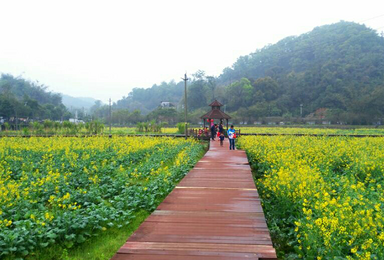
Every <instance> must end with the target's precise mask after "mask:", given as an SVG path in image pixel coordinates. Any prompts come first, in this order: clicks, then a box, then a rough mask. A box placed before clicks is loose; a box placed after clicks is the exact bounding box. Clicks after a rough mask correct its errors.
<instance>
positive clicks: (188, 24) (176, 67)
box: [0, 0, 384, 102]
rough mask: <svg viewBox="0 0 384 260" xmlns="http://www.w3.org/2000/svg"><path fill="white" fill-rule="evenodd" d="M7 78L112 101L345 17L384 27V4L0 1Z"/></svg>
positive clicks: (327, 0) (0, 50)
mask: <svg viewBox="0 0 384 260" xmlns="http://www.w3.org/2000/svg"><path fill="white" fill-rule="evenodd" d="M0 10H1V12H0V28H1V30H0V35H1V37H0V73H10V74H13V75H14V76H18V75H22V76H23V77H25V78H27V79H30V80H33V81H36V80H38V81H39V82H40V83H41V84H45V85H48V86H49V89H50V90H51V91H54V92H61V93H65V94H69V95H72V96H88V97H94V98H96V99H101V100H102V101H104V102H106V101H107V100H108V98H109V97H111V98H112V100H113V101H116V100H118V99H120V98H121V97H122V96H124V95H127V94H128V92H129V91H130V90H131V89H132V88H133V87H145V88H146V87H151V86H152V85H153V84H155V83H161V82H162V81H169V80H171V79H176V80H177V81H179V79H180V78H181V77H182V76H183V74H184V73H185V71H187V72H188V73H194V72H195V71H197V70H198V69H201V70H205V71H206V72H207V74H209V75H215V76H218V75H219V74H220V73H221V71H222V70H223V69H224V68H225V67H227V66H231V65H232V64H233V63H234V62H235V61H236V59H237V58H238V57H239V56H241V55H246V54H249V53H250V52H253V51H255V50H256V49H258V48H262V47H263V46H265V45H266V44H268V43H276V42H277V41H279V40H281V39H283V38H284V37H287V36H291V35H299V34H301V33H305V32H308V31H310V30H312V29H313V28H314V27H316V26H320V25H324V24H330V23H335V22H338V21H340V20H345V21H355V22H362V21H364V20H367V19H370V18H373V17H376V16H380V17H377V18H376V19H370V20H369V21H365V22H364V23H365V24H366V25H367V26H369V27H371V28H374V29H376V28H379V27H383V28H381V29H380V31H382V30H383V29H384V1H383V0H375V1H372V0H365V1H361V0H359V1H355V0H353V1H351V0H350V1H344V0H321V1H320V0H318V1H311V0H306V1H304V0H301V1H298V0H289V1H282V0H281V1H276V0H275V1H271V0H270V1H257V0H253V1H245V0H237V1H234V0H233V1H225V0H217V1H216V0H194V1H185V0H174V1H172V0H157V1H155V0H153V1H146V0H142V1H138V0H135V1H128V0H125V1H113V0H110V1H95V0H89V1H88V0H87V1H86V0H75V1H72V0H65V1H64V0H62V1H55V0H48V1H41V0H33V1H31V0H25V1H18V0H0Z"/></svg>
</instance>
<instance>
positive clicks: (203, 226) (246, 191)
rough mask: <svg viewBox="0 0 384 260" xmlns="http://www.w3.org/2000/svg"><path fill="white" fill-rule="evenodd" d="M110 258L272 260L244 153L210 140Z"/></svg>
mask: <svg viewBox="0 0 384 260" xmlns="http://www.w3.org/2000/svg"><path fill="white" fill-rule="evenodd" d="M112 259H113V260H127V259H137V260H142V259H145V260H151V259H154V260H174V259H178V260H179V259H180V260H192V259H193V260H194V259H210V260H216V259H223V260H237V259H255V260H257V259H277V258H276V252H275V249H274V248H273V246H272V241H271V238H270V234H269V230H268V227H267V224H266V222H265V218H264V213H263V209H262V207H261V204H260V199H259V195H258V193H257V190H256V187H255V184H254V181H253V179H252V174H251V169H250V166H249V165H248V159H247V156H246V154H245V152H244V151H240V150H236V151H230V150H229V144H228V142H225V143H224V146H223V147H220V145H219V142H218V141H215V142H212V141H211V148H210V150H209V151H208V152H207V153H206V154H205V156H204V157H203V158H202V159H201V160H200V161H199V162H198V163H197V164H196V166H195V167H194V169H192V170H191V171H190V172H189V173H188V175H187V176H186V177H185V178H184V179H183V180H182V181H181V182H180V183H179V185H177V187H176V188H175V189H174V190H173V191H172V192H171V193H170V194H169V195H168V197H167V198H166V199H165V200H164V201H163V202H162V203H161V204H160V205H159V207H158V208H157V209H156V210H155V211H154V212H153V213H152V215H151V216H149V217H148V218H147V219H146V220H145V222H144V223H142V224H141V226H140V227H139V228H138V229H137V230H136V232H135V233H133V234H132V236H131V237H130V238H129V239H128V240H127V242H126V243H125V244H124V245H123V246H122V247H121V248H120V250H119V251H118V252H117V254H116V255H115V256H114V257H113V258H112Z"/></svg>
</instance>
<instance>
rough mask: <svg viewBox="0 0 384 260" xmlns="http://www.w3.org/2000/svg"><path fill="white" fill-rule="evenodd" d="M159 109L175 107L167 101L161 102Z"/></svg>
mask: <svg viewBox="0 0 384 260" xmlns="http://www.w3.org/2000/svg"><path fill="white" fill-rule="evenodd" d="M160 107H161V108H176V106H175V105H174V104H173V103H172V102H168V101H161V102H160Z"/></svg>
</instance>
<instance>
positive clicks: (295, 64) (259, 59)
mask: <svg viewBox="0 0 384 260" xmlns="http://www.w3.org/2000/svg"><path fill="white" fill-rule="evenodd" d="M188 97H189V98H188V99H189V102H188V103H189V108H190V109H191V110H196V109H199V108H206V106H207V104H208V103H209V102H210V101H211V100H212V99H213V97H215V98H217V99H219V100H220V101H221V102H223V103H225V104H227V111H229V112H232V115H234V116H236V112H237V111H238V112H239V113H238V116H241V117H243V118H244V117H245V118H244V119H247V118H249V119H250V120H252V119H257V118H261V117H266V116H287V117H289V116H297V115H299V113H300V112H299V111H300V108H299V105H300V104H303V114H304V116H306V115H308V114H309V113H312V112H314V111H316V110H317V109H318V108H327V109H328V116H329V117H330V118H332V119H334V120H336V121H345V122H348V123H372V122H374V121H375V120H377V119H379V118H382V117H384V116H383V114H384V110H383V109H384V38H383V36H380V35H378V34H377V32H376V31H374V30H372V29H369V28H367V27H366V26H364V25H360V24H356V23H352V22H343V21H342V22H339V23H336V24H331V25H325V26H321V27H317V28H315V29H313V30H312V31H311V32H308V33H305V34H302V35H300V36H292V37H287V38H285V39H283V40H281V41H279V42H278V43H276V44H273V45H268V46H266V47H264V48H262V49H260V50H257V51H256V52H254V53H251V54H249V55H247V56H243V57H240V58H238V60H237V61H236V62H235V63H234V64H233V65H232V67H228V68H226V69H224V70H223V73H222V74H221V75H220V76H219V77H218V78H213V77H207V76H206V75H205V74H204V72H201V71H199V72H198V73H196V74H195V75H193V77H192V80H191V81H190V82H189V90H188ZM182 98H183V84H182V82H180V83H178V84H176V83H175V82H171V83H170V84H166V83H163V84H162V85H161V86H154V87H152V88H150V89H135V90H134V91H132V92H131V93H130V94H129V96H128V97H127V98H125V99H123V100H121V101H119V102H118V104H119V107H126V106H130V107H129V108H130V109H141V110H144V111H148V110H152V109H153V108H155V107H156V106H157V105H158V104H159V102H160V101H173V102H178V101H181V100H182Z"/></svg>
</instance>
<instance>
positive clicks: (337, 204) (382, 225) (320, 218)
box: [239, 136, 384, 259]
mask: <svg viewBox="0 0 384 260" xmlns="http://www.w3.org/2000/svg"><path fill="white" fill-rule="evenodd" d="M239 144H240V146H241V147H242V148H243V149H245V150H246V151H247V154H248V157H249V160H250V162H251V164H252V166H253V167H254V169H255V178H256V185H257V187H258V190H259V192H260V194H261V197H262V200H263V207H264V211H265V213H266V217H267V219H268V222H269V228H270V230H271V233H272V235H273V237H274V243H275V246H277V248H278V249H279V254H280V257H281V258H282V259H384V213H383V203H384V196H383V195H384V177H383V176H384V174H383V173H384V153H383V151H384V139H383V138H372V137H371V138H369V137H368V138H351V137H308V136H302V137H297V136H272V137H266V136H244V137H241V138H240V139H239Z"/></svg>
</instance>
